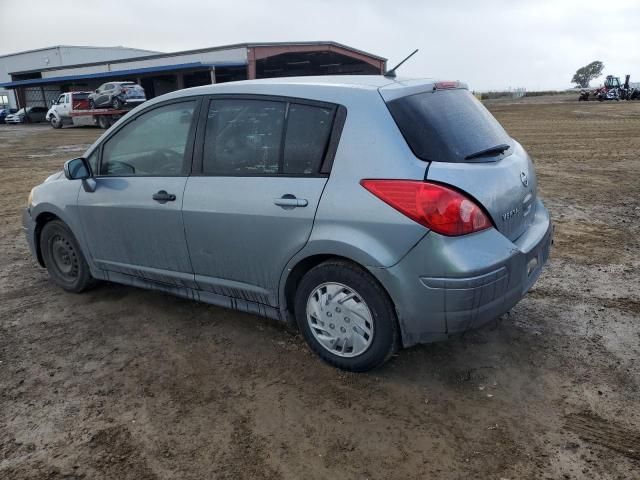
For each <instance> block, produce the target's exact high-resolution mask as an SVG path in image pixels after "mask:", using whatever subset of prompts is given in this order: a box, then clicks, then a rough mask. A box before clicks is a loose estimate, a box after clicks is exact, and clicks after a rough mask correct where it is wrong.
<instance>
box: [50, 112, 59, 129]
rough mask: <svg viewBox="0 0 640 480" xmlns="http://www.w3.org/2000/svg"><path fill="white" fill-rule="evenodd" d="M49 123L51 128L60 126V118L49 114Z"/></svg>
mask: <svg viewBox="0 0 640 480" xmlns="http://www.w3.org/2000/svg"><path fill="white" fill-rule="evenodd" d="M49 123H51V126H52V127H53V128H62V119H61V118H57V117H56V116H55V115H51V118H50V119H49Z"/></svg>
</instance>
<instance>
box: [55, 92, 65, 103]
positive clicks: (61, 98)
mask: <svg viewBox="0 0 640 480" xmlns="http://www.w3.org/2000/svg"><path fill="white" fill-rule="evenodd" d="M56 103H58V104H61V103H64V94H63V95H60V98H58V101H57V102H56Z"/></svg>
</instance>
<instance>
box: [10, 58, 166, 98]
mask: <svg viewBox="0 0 640 480" xmlns="http://www.w3.org/2000/svg"><path fill="white" fill-rule="evenodd" d="M157 53H159V52H155V51H150V50H141V49H139V48H126V47H84V46H76V45H57V46H54V47H47V48H38V49H36V50H28V51H25V52H18V53H11V54H8V55H0V107H9V108H17V107H18V105H17V99H16V97H15V93H14V91H13V90H11V89H8V88H6V87H4V86H3V85H4V84H7V83H11V82H12V81H19V80H26V79H37V78H41V76H42V75H41V72H42V71H45V70H48V69H55V68H63V67H65V66H68V65H78V64H82V63H88V62H99V61H110V60H114V59H125V58H132V57H141V56H143V55H151V54H157Z"/></svg>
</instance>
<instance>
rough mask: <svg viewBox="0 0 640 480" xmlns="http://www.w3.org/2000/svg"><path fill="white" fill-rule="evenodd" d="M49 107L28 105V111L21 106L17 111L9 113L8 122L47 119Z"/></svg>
mask: <svg viewBox="0 0 640 480" xmlns="http://www.w3.org/2000/svg"><path fill="white" fill-rule="evenodd" d="M46 114H47V109H46V108H45V107H27V109H26V112H25V109H24V108H21V109H20V110H18V111H17V112H16V113H11V114H9V115H7V116H6V117H5V119H4V121H5V122H6V123H39V122H44V121H45V116H46Z"/></svg>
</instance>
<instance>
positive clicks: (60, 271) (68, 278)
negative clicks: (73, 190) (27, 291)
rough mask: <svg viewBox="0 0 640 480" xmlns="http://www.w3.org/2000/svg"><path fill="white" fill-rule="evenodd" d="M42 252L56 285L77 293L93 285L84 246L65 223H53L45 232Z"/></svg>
mask: <svg viewBox="0 0 640 480" xmlns="http://www.w3.org/2000/svg"><path fill="white" fill-rule="evenodd" d="M40 250H41V252H42V258H43V259H44V264H45V266H46V267H47V271H48V272H49V276H50V277H51V280H53V282H54V283H55V284H56V285H58V286H60V287H62V288H63V289H64V290H66V291H68V292H74V293H80V292H82V291H83V290H86V289H87V288H89V287H90V286H92V285H93V283H94V280H93V278H92V277H91V272H90V271H89V265H87V261H86V260H85V258H84V255H83V254H82V251H81V250H80V245H78V242H77V241H76V239H75V237H74V236H73V233H71V230H69V227H67V225H66V224H65V223H64V222H62V221H60V220H52V221H51V222H49V223H47V224H46V225H45V226H44V227H43V228H42V233H41V234H40Z"/></svg>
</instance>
